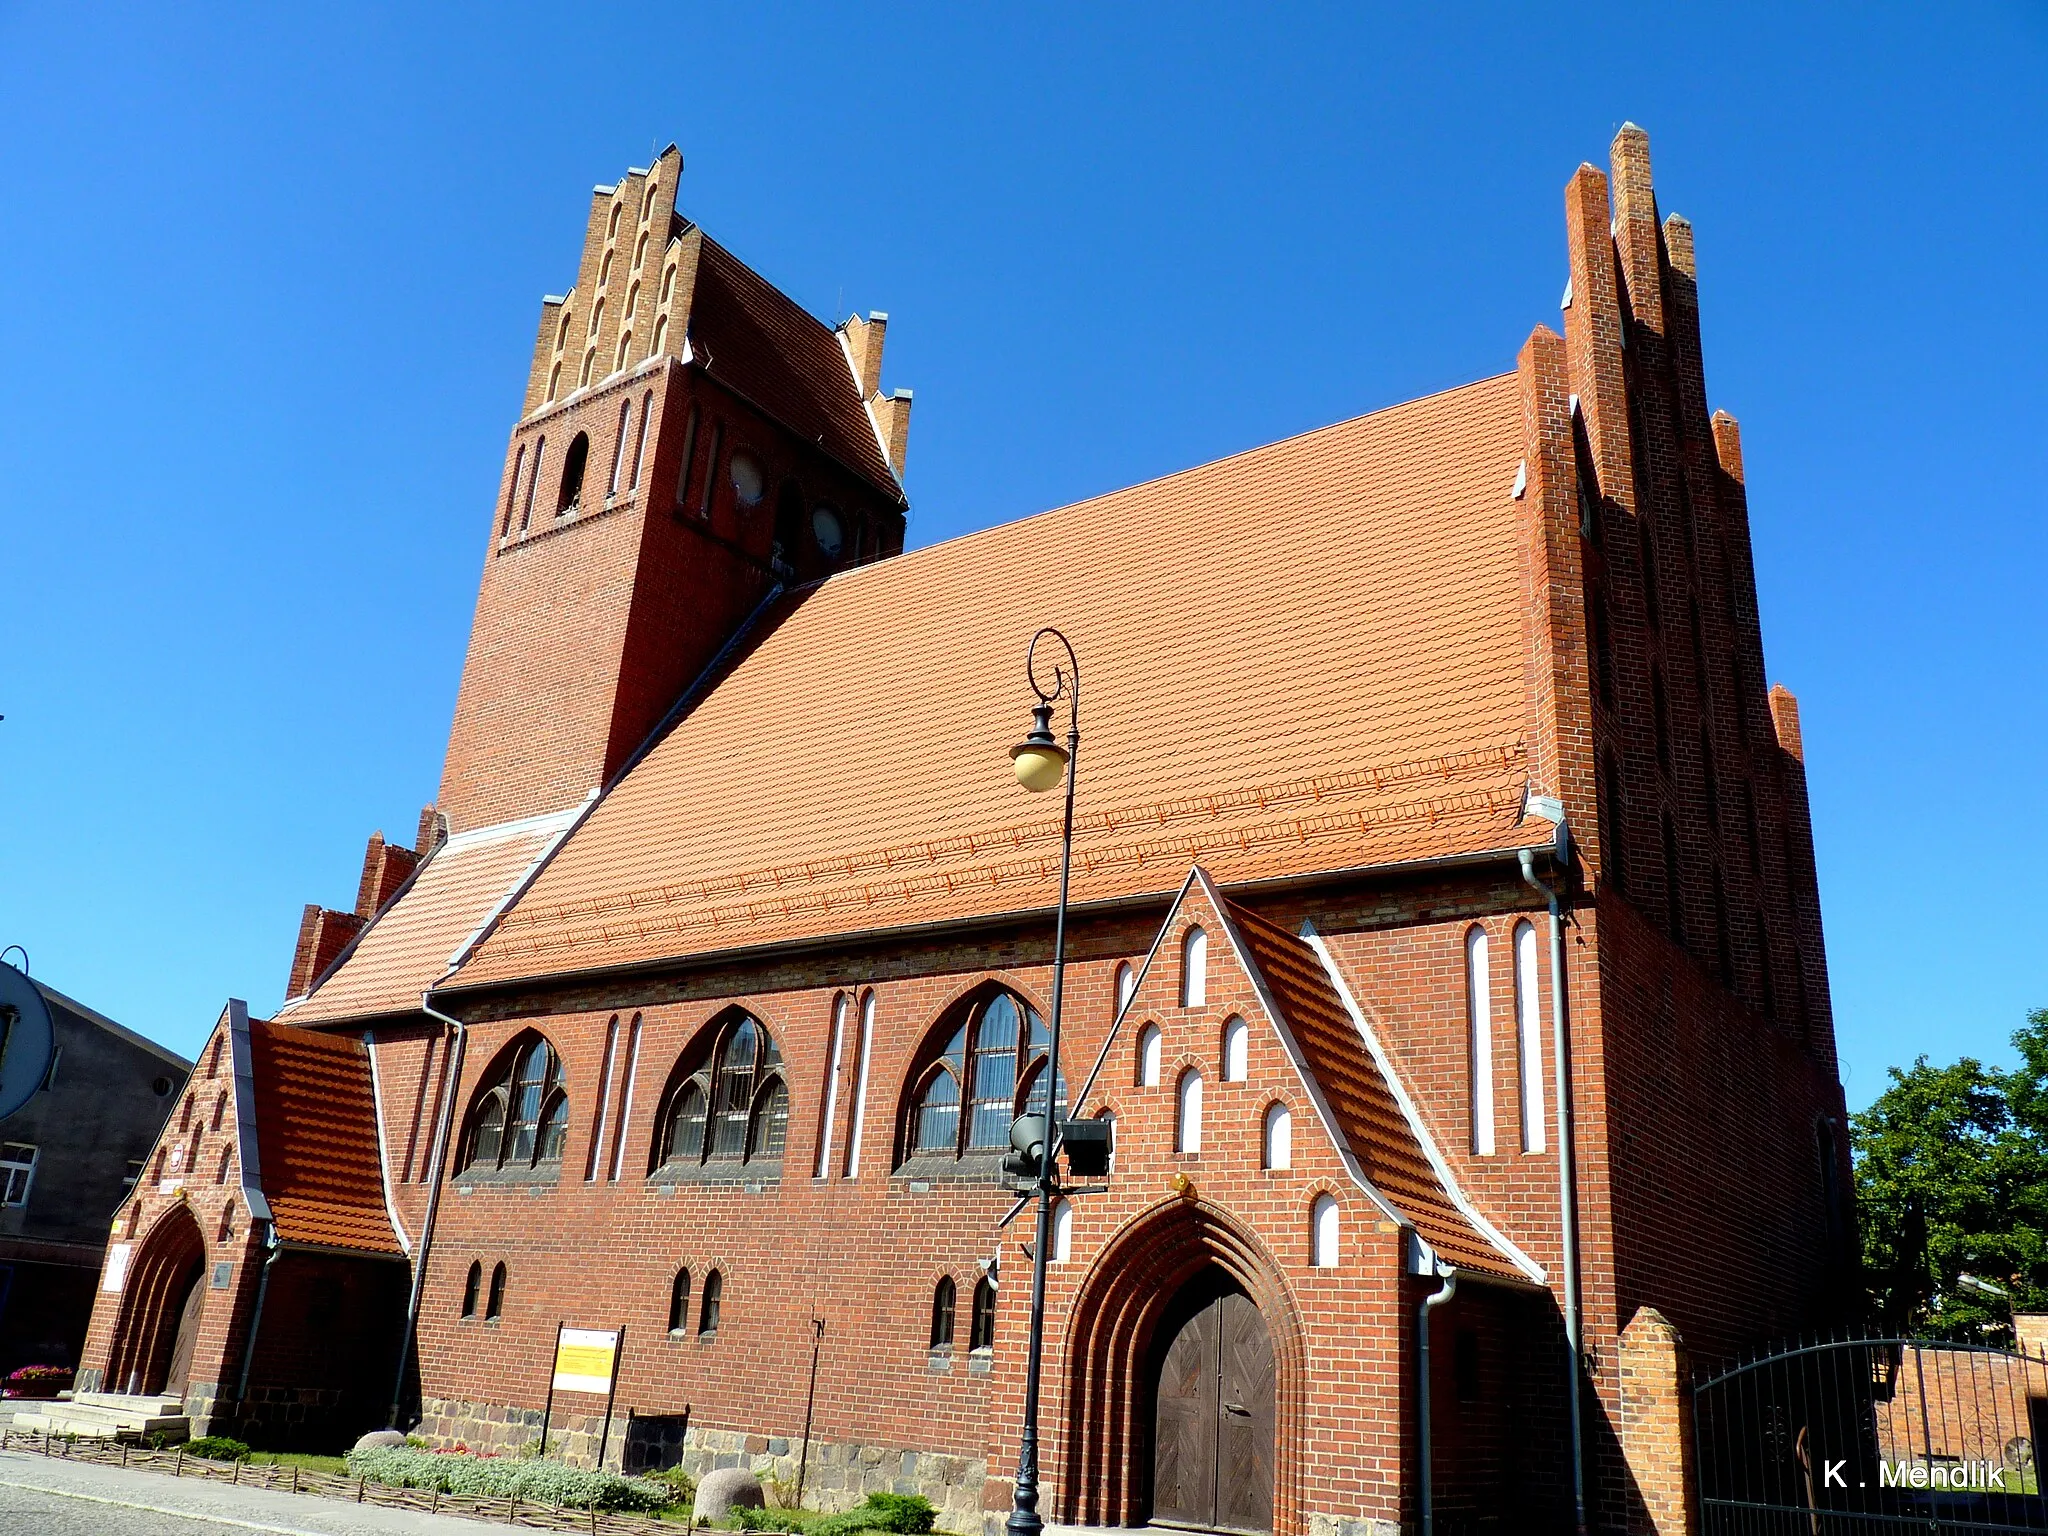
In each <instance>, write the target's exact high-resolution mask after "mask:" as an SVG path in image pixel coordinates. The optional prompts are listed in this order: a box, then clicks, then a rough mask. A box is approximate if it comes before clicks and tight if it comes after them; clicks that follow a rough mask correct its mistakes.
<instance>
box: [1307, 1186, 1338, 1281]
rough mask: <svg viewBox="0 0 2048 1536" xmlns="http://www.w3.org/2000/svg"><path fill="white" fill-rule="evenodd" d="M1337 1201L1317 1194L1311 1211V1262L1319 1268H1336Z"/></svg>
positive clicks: (1328, 1196) (1332, 1197)
mask: <svg viewBox="0 0 2048 1536" xmlns="http://www.w3.org/2000/svg"><path fill="white" fill-rule="evenodd" d="M1337 1220H1338V1218H1337V1201H1336V1198H1335V1197H1334V1196H1331V1195H1317V1196H1316V1203H1315V1205H1314V1207H1313V1208H1312V1209H1311V1210H1310V1212H1309V1262H1310V1263H1311V1264H1313V1265H1314V1266H1315V1267H1316V1268H1317V1269H1335V1268H1336V1267H1337V1260H1338V1256H1339V1255H1338V1247H1339V1244H1338V1237H1339V1232H1338V1227H1337Z"/></svg>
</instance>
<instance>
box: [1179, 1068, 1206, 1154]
mask: <svg viewBox="0 0 2048 1536" xmlns="http://www.w3.org/2000/svg"><path fill="white" fill-rule="evenodd" d="M1173 1149H1174V1150H1175V1151H1176V1152H1199V1151H1201V1150H1202V1074H1201V1073H1200V1072H1198V1071H1196V1070H1195V1069H1194V1068H1193V1067H1189V1068H1188V1069H1187V1071H1185V1072H1183V1073H1181V1075H1180V1102H1179V1105H1178V1107H1177V1110H1176V1113H1175V1118H1174V1132H1173Z"/></svg>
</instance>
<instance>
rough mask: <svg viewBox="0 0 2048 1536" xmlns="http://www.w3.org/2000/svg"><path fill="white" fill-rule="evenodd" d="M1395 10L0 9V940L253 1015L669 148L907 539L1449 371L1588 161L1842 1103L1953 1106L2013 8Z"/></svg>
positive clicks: (195, 1016)
mask: <svg viewBox="0 0 2048 1536" xmlns="http://www.w3.org/2000/svg"><path fill="white" fill-rule="evenodd" d="M1430 9H1432V8H1425V7H1412V6H1404V7H1398V8H1395V7H1388V8H1386V9H1384V10H1378V11H1374V10H1369V9H1366V8H1363V7H1341V8H1340V7H1334V6H1333V7H1294V8H1280V7H1264V6H1260V7H1251V6H1247V7H1243V8H1238V9H1226V8H1214V7H1206V6H1174V7H1157V8H1151V9H1140V8H1106V7H1105V8H1095V9H1093V10H1089V9H1084V8H1079V7H1076V8H1069V9H1066V10H1055V9H1052V8H1043V7H1034V8H1029V9H1028V10H1027V9H1026V8H1022V7H1018V8H1014V9H1013V10H1011V11H1010V12H1008V13H1006V14H998V13H996V12H994V11H993V10H990V9H988V8H979V7H977V8H954V9H946V8H940V7H936V6H920V5H899V6H890V7H873V6H864V7H850V6H849V7H818V8H815V9H808V8H804V7H798V6H784V7H777V8H774V9H772V10H767V9H762V8H754V7H739V6H720V7H715V8H713V7H704V6H697V5H688V6H685V5H675V4H670V5H663V6H658V7H647V8H645V9H637V10H636V9H625V8H617V7H596V6H589V7H573V8H562V9H560V10H557V11H553V12H548V11H541V10H536V9H531V8H525V7H520V6H489V7H485V6H478V7H475V8H473V9H470V10H466V11H464V10H454V9H441V10H434V11H422V10H420V9H418V8H415V7H410V6H407V7H397V6H393V7H390V8H385V9H378V8H371V7H363V8H354V9H350V10H348V11H347V12H346V13H344V12H343V11H342V9H341V8H339V7H323V6H313V7H307V6H297V7H262V8H252V9H249V10H246V11H239V12H237V11H230V10H223V9H218V8H213V7H175V8H172V7H136V8H133V9H123V8H120V7H87V6H39V7H34V8H28V7H23V6H20V5H14V4H0V294H4V295H5V304H6V307H7V309H8V322H7V325H6V335H7V337H8V346H7V355H8V356H9V357H10V358H11V360H12V365H11V366H10V367H8V368H6V369H4V370H0V533H4V539H5V544H4V548H5V550H6V555H7V558H6V564H5V571H6V582H7V601H6V604H5V607H4V611H0V711H4V713H5V715H6V717H7V718H6V721H5V723H4V724H0V807H4V810H5V822H4V829H0V830H4V841H0V943H20V944H22V945H24V946H25V947H26V948H27V950H28V952H29V954H30V956H31V958H32V961H33V966H34V969H35V972H36V974H37V975H39V976H42V977H44V978H45V979H47V980H48V981H50V982H51V983H52V984H54V985H56V986H58V987H60V988H62V989H64V990H66V991H69V992H72V993H74V994H75V995H77V996H80V997H82V998H84V999H85V1000H87V1001H89V1002H91V1003H93V1004H94V1005H96V1006H98V1007H100V1008H102V1009H104V1010H105V1011H107V1012H109V1013H111V1014H112V1015H114V1016H115V1017H117V1018H119V1019H121V1020H123V1021H124V1022H126V1023H129V1024H131V1025H133V1026H135V1027H136V1028H139V1029H141V1030H143V1031H145V1032H146V1033H148V1034H151V1035H153V1036H155V1037H157V1038H159V1039H162V1040H164V1041H166V1042H167V1043H169V1044H171V1045H173V1046H175V1047H178V1048H181V1049H183V1050H185V1051H187V1052H188V1053H189V1052H190V1051H192V1050H193V1049H194V1048H195V1047H196V1044H197V1043H198V1042H199V1041H200V1040H201V1039H202V1038H203V1036H204V1033H205V1031H206V1030H207V1029H208V1028H209V1027H210V1025H211V1023H212V1021H213V1018H214V1017H215V1015H216V1014H217V1012H218V1011H219V1008H220V1006H221V1001H222V999H223V998H224V997H225V996H226V995H228V994H230V993H233V994H236V995H239V996H244V997H246V998H247V999H248V1000H249V1001H250V1003H251V1004H252V1006H254V1007H255V1008H257V1009H258V1010H259V1011H267V1010H268V1009H270V1008H272V1007H274V1006H275V1005H276V1004H277V1002H278V1000H279V997H280V994H281V992H282V990H283V982H284V978H285V973H286V970H287V966H288V964H289V960H290V953H291V946H292V941H293V938H294V935H295V933H296V926H297V921H298V911H299V908H300V905H301V904H302V903H304V902H306V901H308V900H317V901H323V902H325V903H327V904H328V905H333V906H347V905H348V904H349V903H350V901H351V900H352V899H353V896H354V891H355V880H356V875H357V872H358V869H359V867H360V859H361V852H362V845H363V839H364V838H365V837H366V836H367V835H368V833H369V832H370V830H371V829H372V828H375V827H381V828H382V829H384V830H385V831H386V832H387V833H389V834H391V835H392V836H393V837H394V838H400V839H407V840H409V838H410V835H411V832H412V828H413V823H414V820H415V818H416V817H417V814H418V809H419V807H420V805H421V804H422V803H424V802H425V801H427V800H429V799H431V798H432V796H433V794H434V790H435V787H436V784H437V781H438V778H439V773H440V760H441V751H442V748H443V745H444V743H445V739H446V732H447V725H448V719H449V715H450V712H451V710H452V707H453V702H454V695H455V685H456V680H457V676H458V673H459V670H460V667H461V662H462V654H463V647H464V644H465V640H466V636H467V631H468V624H469V617H470V608H471V604H472V601H473V598H474V592H475V582H476V577H477V571H478V563H479V560H480V558H481V550H482V543H483V533H482V530H483V528H484V525H485V522H486V520H487V519H488V517H489V514H490V504H491V499H492V496H493V493H494V491H495V488H496V485H497V477H498V473H499V469H500V463H501V456H502V453H503V447H504V442H505V438H506V434H507V432H508V430H509V428H510V425H511V422H512V420H513V417H514V414H515V412H516V410H517V407H518V401H519V397H520V391H521V388H522V386H523V381H524V379H525V375H526V366H527V361H528V358H529V356H530V349H531V346H532V338H533V327H534V325H535V323H536V318H537V313H538V308H537V306H538V301H539V297H540V295H541V294H542V293H543V292H551V291H560V290H561V289H563V288H565V287H566V286H567V285H568V284H569V282H570V281H571V280H572V278H573V274H574V266H575V261H576V256H577V248H578V241H579V239H580V235H581V230H582V225H583V219H584V210H585V208H586V205H587V196H588V192H589V188H590V187H591V185H592V184H594V183H597V182H601V181H609V180H611V179H613V178H615V177H616V176H617V175H618V173H619V172H620V171H621V170H622V169H623V168H624V167H625V166H627V165H628V164H636V165H637V164H646V163H647V161H648V158H649V156H650V155H651V154H652V153H653V152H654V151H655V150H656V149H657V148H658V147H659V146H660V145H662V144H664V143H666V142H667V141H668V140H670V139H675V140H676V141H678V142H680V143H681V144H682V146H683V149H684V153H685V156H686V159H687V170H686V173H685V180H684V203H685V206H686V208H687V209H688V211H689V212H690V213H691V214H692V215H693V216H694V217H697V218H699V219H701V220H702V221H703V222H704V223H705V224H706V225H707V226H708V227H710V228H712V229H713V230H714V231H715V232H716V233H717V234H718V236H719V238H720V239H721V240H722V241H724V242H725V243H726V244H728V245H729V246H731V247H732V248H733V249H735V250H737V251H738V252H740V253H741V254H742V255H743V256H745V257H746V258H747V259H748V260H750V261H751V262H753V263H754V264H755V265H757V266H758V267H759V268H760V269H761V270H762V271H763V272H765V273H766V274H767V275H768V276H769V277H771V278H772V279H774V280H775V281H777V282H778V283H780V284H781V285H782V286H783V287H785V288H786V289H787V290H788V291H790V292H791V293H793V294H794V295H795V296H796V297H797V298H798V299H800V300H801V301H802V302H804V303H805V304H806V305H808V306H809V307H810V308H811V309H812V310H814V311H815V312H817V313H819V314H820V315H821V316H822V315H830V314H833V313H835V312H838V313H844V312H845V311H847V310H850V309H859V310H862V311H865V310H868V309H886V310H888V311H890V313H891V315H892V317H893V323H892V325H891V329H890V336H889V357H888V371H887V382H888V384H890V385H891V386H905V385H907V386H911V387H914V388H915V390H916V392H917V407H916V415H915V419H914V422H913V428H912V433H911V448H910V489H911V494H912V499H913V502H914V512H913V525H912V538H913V541H914V542H920V543H921V542H929V541H931V540H935V539H940V538H944V537H947V536H949V535H952V534H955V533H959V532H962V531H964V530H967V529H972V528H977V527H981V526H984V525H986V524H989V523H993V522H997V521H1000V520H1004V519H1008V518H1012V517H1016V516H1019V515H1022V514H1025V513H1028V512H1032V511H1036V510H1039V509H1041V508H1044V507H1048V506H1053V505H1057V504H1060V503H1062V502H1066V501H1070V500H1073V499H1076V498H1078V497H1081V496H1085V495H1088V494H1090V493H1093V492H1098V491H1102V490H1105V489H1109V488H1111V487H1114V486H1118V485H1122V484H1126V483H1129V482H1132V481H1136V480H1141V479H1144V478H1147V477H1149V476H1153V475H1157V474H1160V473H1163V472H1167V471H1171V470H1174V469H1178V468H1182V467H1185V466H1187V465H1189V464H1193V463H1197V462H1200V461H1203V460H1207V459H1211V458H1215V457H1217V456H1218V455H1221V454H1224V453H1228V452H1232V451H1235V450H1237V449H1241V448H1245V447H1249V446H1251V445H1254V444H1257V443H1260V442H1265V441H1269V440H1271V439H1273V438H1277V437H1281V436H1284V435H1286V434H1289V433H1293V432H1298V431H1302V430H1305V429H1308V428H1312V427H1316V426H1321V425H1324V424H1326V423H1328V422H1331V421H1334V420H1338V419H1341V418H1344V417H1347V416H1352V415H1356V414H1358V413H1360V412H1363V411H1366V410H1370V409H1374V408H1376V407H1379V406H1383V405H1387V404H1390V403H1393V402H1395V401H1399V400H1402V399H1406V398H1410V397H1413V396H1415V395H1419V394H1424V393H1427V392H1429V391H1432V390H1436V389H1441V388H1444V387H1446V386H1450V385H1454V384H1458V383H1462V382H1465V381H1467V380H1470V379H1473V378H1477V377H1481V376H1483V375H1487V374H1491V373H1496V372H1500V371H1502V370H1504V369H1506V368H1508V367H1510V366H1512V363H1513V358H1514V354H1515V352H1516V349H1517V348H1518V347H1519V345H1520V343H1521V341H1522V340H1523V338H1524V337H1525V336H1526V335H1527V333H1528V331H1529V330H1530V328H1531V327H1532V326H1534V325H1536V324H1538V323H1549V324H1555V323H1556V321H1557V302H1558V295H1559V292H1560V290H1561V289H1562V287H1563V284H1564V276H1565V255H1564V232H1563V212H1562V208H1563V199H1562V189H1563V186H1564V183H1565V181H1566V179H1567V178H1568V177H1569V176H1570V174H1571V172H1572V170H1573V168H1574V167H1575V166H1576V165H1578V163H1579V162H1580V161H1582V160H1592V161H1595V162H1596V163H1604V160H1605V155H1606V149H1607V144H1608V141H1609V139H1610V138H1611V136H1612V134H1613V132H1614V130H1615V129H1616V128H1617V127H1618V126H1619V125H1620V124H1621V122H1622V121H1623V120H1624V119H1634V120H1635V121H1637V122H1640V123H1642V124H1643V125H1644V126H1645V127H1647V128H1648V129H1649V130H1650V133H1651V136H1652V153H1653V158H1654V164H1655V169H1656V175H1657V182H1658V189H1659V193H1660V198H1661V201H1662V204H1663V206H1664V207H1665V208H1666V209H1667V210H1676V211H1678V212H1681V213H1683V214H1685V215H1686V216H1687V217H1689V218H1691V219H1692V220H1693V222H1694V224H1695V226H1696V227H1697V230H1698V243H1699V253H1700V269H1701V290H1702V304H1703V308H1704V329H1705V340H1706V349H1707V371H1708V385H1709V393H1710V397H1711V401H1712V403H1713V404H1714V405H1716V406H1718V407H1723V408H1726V409H1728V410H1731V411H1733V412H1734V413H1735V414H1736V415H1737V416H1738V417H1740V418H1741V420H1742V423H1743V430H1744V443H1745V448H1746V452H1747V459H1748V468H1749V480H1750V506H1751V516H1752V520H1753V525H1754V530H1755V538H1756V543H1757V562H1756V563H1757V569H1758V573H1759V580H1760V586H1761V602H1762V608H1763V615H1764V637H1765V649H1766V656H1767V659H1768V662H1769V669H1770V673H1771V676H1772V678H1773V679H1774V680H1777V681H1782V682H1784V683H1786V684H1787V685H1788V686H1790V687H1791V688H1792V689H1793V690H1794V691H1795V692H1797V693H1798V695H1799V697H1800V700H1801V703H1802V706H1803V710H1804V719H1805V733H1806V742H1807V748H1808V764H1809V774H1810V779H1811V787H1812V795H1813V801H1814V814H1815V821H1816V825H1817V832H1818V843H1819V849H1818V854H1819V866H1820V876H1821V885H1822V899H1823V903H1824V910H1825V915H1826V921H1827V932H1828V946H1829V964H1830V969H1831V974H1832V978H1833V986H1834V997H1835V1009H1836V1021H1837V1026H1838V1029H1839V1033H1840V1037H1841V1045H1842V1056H1843V1062H1844V1069H1845V1072H1846V1074H1847V1079H1848V1092H1849V1097H1850V1101H1851V1103H1852V1104H1859V1105H1860V1104H1861V1103H1864V1102H1866V1101H1867V1100H1868V1099H1869V1098H1870V1097H1871V1095H1872V1094H1874V1093H1875V1092H1876V1091H1878V1089H1879V1088H1880V1087H1881V1086H1882V1082H1883V1075H1884V1069H1885V1067H1886V1066H1887V1065H1888V1064H1891V1063H1895V1062H1905V1061H1910V1060H1911V1059H1912V1057H1914V1056H1915V1055H1917V1054H1919V1053H1920V1052H1923V1051H1924V1052H1928V1053H1930V1054H1932V1055H1933V1056H1935V1057H1936V1058H1937V1059H1946V1058H1948V1057H1951V1056H1953V1055H1955V1054H1958V1053H1961V1052H1965V1051H1967V1052H1972V1053H1975V1054H1978V1055H1980V1056H1984V1057H1986V1058H1989V1059H1993V1060H2005V1059H2008V1052H2007V1050H2006V1037H2007V1036H2008V1035H2009V1034H2010V1032H2011V1031H2012V1030H2013V1029H2014V1028H2015V1027H2016V1026H2017V1025H2018V1024H2019V1023H2020V1022H2021V1021H2022V1019H2023V1017H2024V1013H2025V1010H2026V1009H2028V1008H2030V1007H2042V1006H2048V937H2044V935H2048V895H2044V892H2048V878H2044V873H2043V861H2044V860H2048V839H2044V837H2043V835H2042V834H2043V832H2044V825H2043V823H2044V819H2048V817H2044V804H2048V793H2044V792H2048V783H2044V777H2048V776H2044V768H2043V764H2044V762H2048V683H2044V677H2043V669H2044V663H2043V657H2044V655H2048V647H2044V639H2048V636H2044V634H2043V628H2044V621H2043V615H2044V613H2048V602H2044V591H2048V516H2044V513H2048V491H2044V485H2048V462H2044V459H2048V454H2044V446H2048V428H2044V422H2048V361H2044V360H2048V298H2044V285H2043V282H2042V271H2043V265H2042V263H2043V258H2042V252H2043V250H2048V157H2044V155H2043V146H2044V145H2048V93H2044V92H2043V90H2042V89H2041V81H2042V79H2043V78H2044V75H2048V12H2044V11H2043V9H2042V8H2041V7H2039V6H2037V5H2019V4H2013V5H2005V6H1969V5H1957V6H1945V7H1939V8H1934V9H1929V8H1926V7H1914V8H1908V7H1902V6H1890V7H1857V8H1855V9H1854V10H1853V11H1852V10H1849V9H1841V10H1836V11H1822V10H1817V9H1804V8H1798V7H1787V6H1784V5H1771V6H1765V7H1756V8H1751V9H1745V8H1744V7H1741V6H1729V7H1722V8H1720V9H1718V10H1716V11H1714V12H1713V13H1712V17H1711V21H1708V20H1705V19H1704V13H1701V12H1699V11H1697V9H1693V10H1690V11H1685V10H1682V9H1681V8H1678V7H1648V6H1627V7H1621V6H1615V7H1602V6H1598V5H1588V6H1577V7H1566V8H1563V9H1559V8H1557V7H1554V6H1553V7H1528V8H1526V9H1523V10H1515V11H1507V10H1504V11H1501V12H1499V13H1497V14H1492V15H1489V14H1486V13H1484V12H1466V13H1463V14H1461V15H1460V17H1459V18H1457V19H1455V20H1450V21H1438V20H1435V19H1432V18H1429V17H1425V16H1423V15H1420V14H1419V13H1420V12H1423V11H1425V10H1430ZM1307 510H1308V509H1304V511H1305V512H1306V511H1307ZM1243 533H1244V536H1245V537H1247V538H1256V537H1257V530H1256V528H1247V529H1245V530H1244V531H1243Z"/></svg>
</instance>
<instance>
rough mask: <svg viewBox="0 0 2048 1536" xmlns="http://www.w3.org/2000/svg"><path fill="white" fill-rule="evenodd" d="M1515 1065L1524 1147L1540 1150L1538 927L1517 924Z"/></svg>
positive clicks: (1542, 1142) (1540, 996) (1541, 1065)
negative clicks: (1519, 1083) (1520, 1101)
mask: <svg viewBox="0 0 2048 1536" xmlns="http://www.w3.org/2000/svg"><path fill="white" fill-rule="evenodd" d="M1515 1043H1516V1051H1515V1069H1516V1072H1517V1073H1518V1075H1519V1078H1520V1082H1521V1087H1522V1095H1521V1097H1522V1150H1523V1151H1524V1152H1541V1151H1542V1150H1543V1145H1544V1136H1543V1129H1544V1127H1543V1005H1542V984H1541V981H1540V978H1539V977H1538V974H1537V969H1536V928H1535V925H1534V924H1532V923H1517V924H1515Z"/></svg>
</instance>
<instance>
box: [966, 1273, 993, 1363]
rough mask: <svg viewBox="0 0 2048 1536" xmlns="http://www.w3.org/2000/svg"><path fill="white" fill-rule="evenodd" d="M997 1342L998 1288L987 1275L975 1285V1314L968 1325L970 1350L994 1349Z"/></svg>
mask: <svg viewBox="0 0 2048 1536" xmlns="http://www.w3.org/2000/svg"><path fill="white" fill-rule="evenodd" d="M995 1342H996V1288H995V1285H994V1284H993V1283H992V1282H991V1281H990V1280H989V1278H988V1276H987V1275H983V1276H982V1277H981V1278H980V1279H979V1280H977V1281H975V1283H974V1314H973V1316H972V1318H971V1319H970V1320H969V1322H968V1325H967V1347H968V1348H969V1349H993V1348H994V1347H995Z"/></svg>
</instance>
